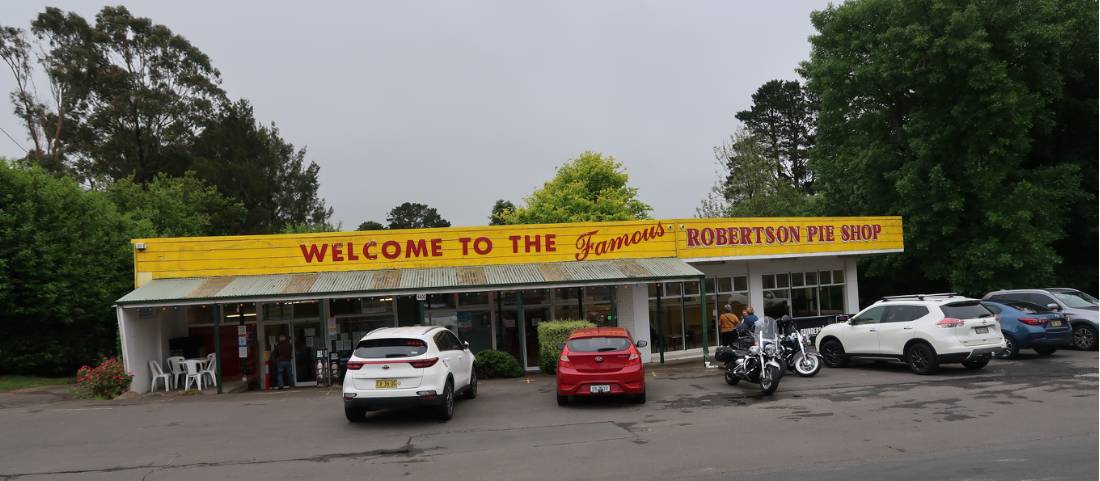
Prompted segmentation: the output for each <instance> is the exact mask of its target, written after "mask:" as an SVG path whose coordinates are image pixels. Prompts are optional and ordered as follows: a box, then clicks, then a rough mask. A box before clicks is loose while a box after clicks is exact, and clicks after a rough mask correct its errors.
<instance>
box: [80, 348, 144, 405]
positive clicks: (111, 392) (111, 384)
mask: <svg viewBox="0 0 1100 481" xmlns="http://www.w3.org/2000/svg"><path fill="white" fill-rule="evenodd" d="M133 379H134V375H133V374H130V373H128V372H126V370H125V369H123V367H122V363H121V362H119V360H118V358H115V357H110V358H106V359H104V360H103V361H102V362H100V363H99V365H98V366H96V367H90V366H81V368H80V369H79V370H77V371H76V385H77V388H76V390H77V395H78V396H80V397H94V398H100V399H112V398H114V397H116V396H118V395H119V394H122V393H124V392H126V390H127V389H130V382H131V381H133Z"/></svg>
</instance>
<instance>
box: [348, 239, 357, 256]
mask: <svg viewBox="0 0 1100 481" xmlns="http://www.w3.org/2000/svg"><path fill="white" fill-rule="evenodd" d="M348 260H349V261H357V260H359V255H358V254H356V253H355V244H354V243H352V242H348Z"/></svg>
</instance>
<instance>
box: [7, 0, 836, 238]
mask: <svg viewBox="0 0 1100 481" xmlns="http://www.w3.org/2000/svg"><path fill="white" fill-rule="evenodd" d="M121 3H122V4H124V5H126V6H127V7H128V8H129V9H130V10H131V12H133V13H134V14H135V15H140V16H146V17H150V18H152V19H153V21H154V22H156V23H161V24H164V25H167V26H168V27H169V28H171V29H172V30H173V31H174V32H176V33H178V34H181V35H183V36H184V37H186V38H187V39H189V40H190V41H191V43H193V44H194V45H196V46H197V47H198V48H200V49H201V50H202V51H204V52H206V53H207V54H208V55H210V57H211V58H212V59H213V61H214V64H215V65H216V66H217V68H218V69H219V70H221V73H222V79H223V87H224V88H225V89H226V91H227V92H228V93H229V95H230V96H231V97H233V98H238V97H244V98H247V99H249V100H250V101H252V103H253V104H254V106H255V109H256V116H257V118H258V119H260V120H261V121H262V122H265V123H266V122H272V121H273V122H275V123H276V124H277V125H278V126H279V128H280V129H281V131H282V135H283V137H284V138H286V139H287V140H288V141H290V142H292V143H293V144H295V145H296V146H300V147H303V146H304V147H306V148H307V149H308V158H309V159H310V160H313V161H316V162H317V163H318V164H319V165H320V166H321V194H322V195H323V196H324V197H325V198H326V199H327V200H328V202H329V203H330V204H331V205H332V206H333V207H335V209H336V212H335V220H337V221H340V222H343V227H344V229H345V230H352V229H354V228H355V227H356V226H357V225H358V224H359V223H360V222H361V221H363V220H366V219H372V220H377V221H380V222H383V223H384V222H385V217H386V212H387V211H389V209H390V208H392V207H393V206H395V205H397V204H399V203H401V202H406V201H413V202H422V203H426V204H428V205H431V206H433V207H436V208H438V209H439V211H440V213H441V214H442V215H443V216H444V217H445V218H446V219H448V220H450V221H451V223H452V224H454V225H483V224H485V223H487V217H488V214H489V210H490V208H491V206H492V204H493V202H494V201H495V200H496V199H501V198H503V199H509V200H512V201H513V202H518V201H521V200H522V199H523V197H524V196H526V195H528V194H529V193H530V192H531V191H532V190H533V189H535V188H536V187H539V186H541V185H542V183H543V182H545V181H546V180H548V179H550V178H551V177H552V176H553V173H554V168H555V167H556V166H558V165H560V164H561V163H562V162H564V161H566V160H568V159H570V158H573V157H575V156H576V155H577V154H579V153H580V152H583V151H585V150H595V151H599V152H602V153H605V154H609V155H612V156H614V157H615V158H616V159H618V160H619V161H621V162H622V163H623V164H624V165H625V166H626V169H627V171H628V173H629V174H630V182H631V184H633V185H634V186H635V187H637V188H638V189H639V191H640V192H639V196H640V197H641V199H642V200H643V201H645V202H647V203H649V204H650V205H652V206H653V208H654V210H653V215H654V216H656V217H691V216H694V215H695V208H696V207H697V206H698V205H699V202H700V200H702V198H703V197H704V196H705V195H706V193H707V190H708V189H709V188H710V186H711V185H712V184H713V182H714V178H715V175H714V173H715V171H716V169H717V166H716V163H715V160H714V156H713V152H712V149H713V147H714V146H715V145H718V144H720V143H721V142H723V140H724V139H726V138H727V137H728V136H729V134H730V133H731V132H732V131H733V130H734V128H735V127H736V126H737V124H738V122H737V121H736V119H734V118H733V115H734V113H735V112H737V111H738V110H743V109H745V108H747V107H748V106H749V104H750V100H751V99H750V96H751V95H752V93H753V91H755V90H756V88H757V87H759V86H760V85H761V84H762V83H764V82H766V81H768V80H770V79H773V78H782V79H793V78H796V77H797V75H796V74H795V68H797V66H798V62H799V61H801V60H804V59H805V58H806V57H807V55H808V53H809V43H808V40H807V38H808V36H809V35H810V34H811V33H812V32H813V29H812V27H811V26H810V21H809V14H810V12H811V11H812V10H818V9H821V8H823V7H824V6H825V5H826V2H766V1H758V2H751V3H750V2H731V1H712V2H703V1H696V2H678V1H659V2H658V1H648V2H647V1H637V0H624V1H600V2H591V1H584V2H580V1H576V2H521V1H514V0H506V1H443V2H432V3H434V4H432V5H429V2H381V1H376V2H301V1H293V2H290V1H287V2H262V3H260V2H233V1H226V0H220V1H205V0H203V1H196V0H190V1H186V2H152V1H149V2H146V1H126V2H121ZM112 4H114V3H112ZM46 5H53V6H57V7H60V8H62V9H64V10H72V11H76V12H78V13H80V14H82V15H84V16H85V17H86V18H88V19H89V20H91V19H93V18H94V15H95V13H96V12H97V11H98V10H99V9H100V8H101V7H102V6H103V5H104V4H93V3H92V2H87V1H81V2H75V1H52V2H39V1H19V2H3V4H2V5H0V24H2V25H6V26H18V27H22V28H27V27H28V26H29V23H30V21H31V19H32V18H33V17H34V16H35V15H36V14H37V13H38V12H40V11H42V9H43V8H44V7H45V6H46ZM258 5H262V6H258ZM12 88H14V82H13V81H12V79H11V76H10V73H8V72H7V71H6V69H5V70H4V71H3V72H2V74H0V91H3V93H4V94H5V95H4V97H3V98H4V102H3V103H2V104H0V105H2V107H0V127H3V128H4V129H5V130H6V131H8V132H9V133H11V134H12V135H14V136H16V138H17V139H18V140H19V141H20V142H23V143H24V145H26V144H28V143H29V142H28V141H26V140H25V137H26V134H25V132H24V131H23V129H22V127H20V126H19V122H18V121H17V120H16V119H15V117H14V116H13V115H12V114H11V105H10V102H9V101H7V95H6V94H7V92H10V91H11V90H12ZM0 155H3V156H8V157H18V156H21V155H22V151H21V150H20V149H19V147H17V146H16V145H14V144H13V143H12V142H11V141H10V140H8V139H7V138H6V137H0Z"/></svg>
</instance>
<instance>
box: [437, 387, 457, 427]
mask: <svg viewBox="0 0 1100 481" xmlns="http://www.w3.org/2000/svg"><path fill="white" fill-rule="evenodd" d="M435 414H436V417H438V418H439V420H440V421H450V420H451V418H453V417H455V383H454V381H452V380H450V379H448V380H447V385H446V386H444V387H443V394H442V395H441V396H440V400H439V407H437V408H436V413H435Z"/></svg>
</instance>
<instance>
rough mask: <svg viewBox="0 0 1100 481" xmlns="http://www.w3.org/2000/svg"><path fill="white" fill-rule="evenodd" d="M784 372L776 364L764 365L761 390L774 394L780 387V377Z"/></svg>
mask: <svg viewBox="0 0 1100 481" xmlns="http://www.w3.org/2000/svg"><path fill="white" fill-rule="evenodd" d="M782 375H783V373H782V372H781V371H780V370H779V368H777V367H775V366H764V372H762V373H761V374H760V390H761V391H763V392H764V394H772V393H774V392H775V390H776V389H779V379H780V376H782Z"/></svg>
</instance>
